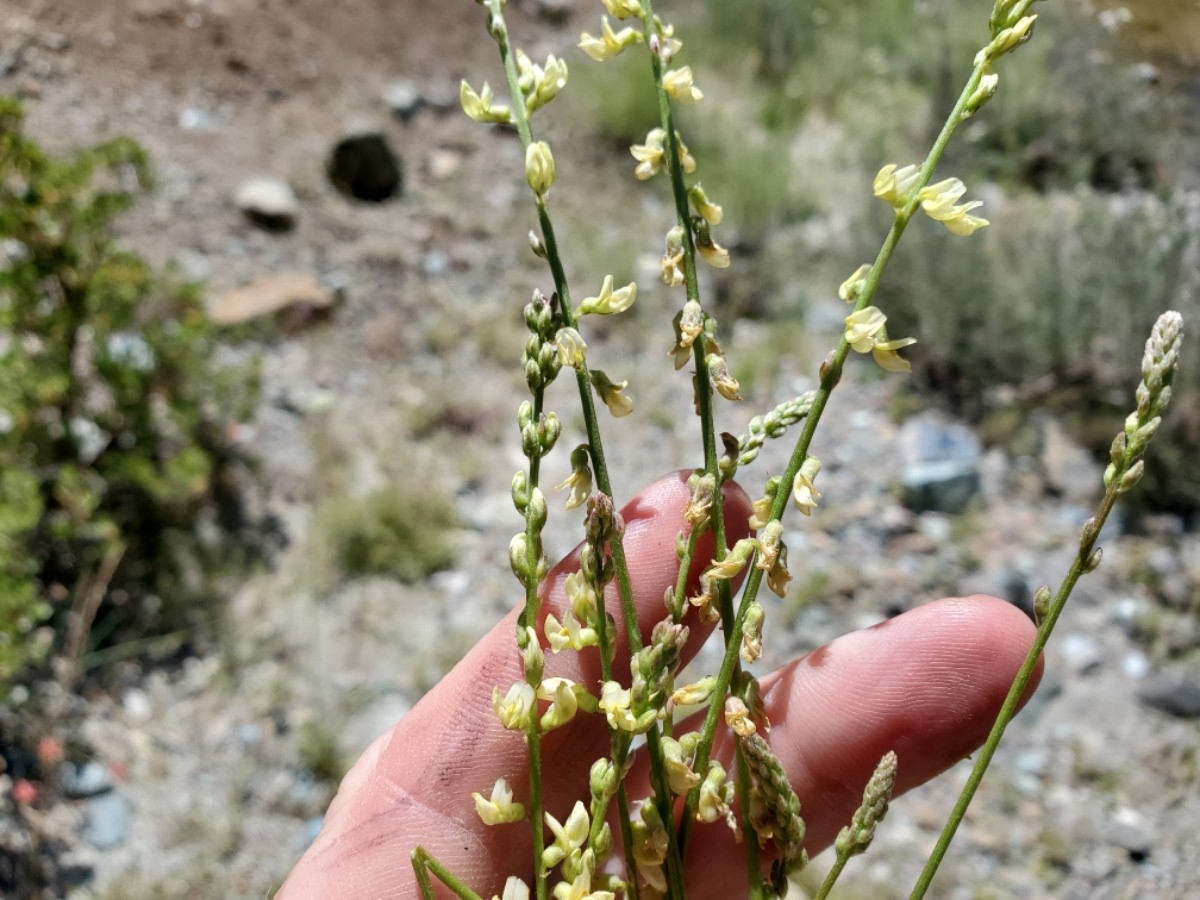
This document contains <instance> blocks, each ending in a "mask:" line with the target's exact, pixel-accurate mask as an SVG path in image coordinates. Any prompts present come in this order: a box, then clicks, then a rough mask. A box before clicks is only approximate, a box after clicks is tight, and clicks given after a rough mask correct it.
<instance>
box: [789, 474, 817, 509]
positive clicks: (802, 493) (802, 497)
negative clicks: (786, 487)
mask: <svg viewBox="0 0 1200 900" xmlns="http://www.w3.org/2000/svg"><path fill="white" fill-rule="evenodd" d="M820 499H821V492H820V491H818V490H817V489H816V487H814V486H813V482H812V478H811V477H810V476H808V475H805V474H804V473H803V472H798V473H797V474H796V480H795V481H794V482H793V483H792V500H793V501H794V502H795V504H796V508H797V509H799V510H800V512H802V513H804V515H806V516H811V515H812V511H813V510H814V509H816V508H817V506H818V505H819V504H818V503H817V501H818V500H820Z"/></svg>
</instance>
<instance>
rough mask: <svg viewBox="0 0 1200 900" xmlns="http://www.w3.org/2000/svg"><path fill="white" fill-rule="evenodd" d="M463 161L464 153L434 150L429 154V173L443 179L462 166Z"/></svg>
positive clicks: (439, 179)
mask: <svg viewBox="0 0 1200 900" xmlns="http://www.w3.org/2000/svg"><path fill="white" fill-rule="evenodd" d="M462 161H463V158H462V154H461V153H458V152H456V151H454V150H446V149H440V150H434V151H433V153H432V154H430V156H429V174H430V176H431V177H433V178H434V179H436V180H438V181H442V180H443V179H446V178H449V177H450V176H451V175H453V174H454V173H456V172H457V171H458V170H459V169H460V168H462Z"/></svg>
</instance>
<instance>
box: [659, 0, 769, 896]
mask: <svg viewBox="0 0 1200 900" xmlns="http://www.w3.org/2000/svg"><path fill="white" fill-rule="evenodd" d="M642 9H643V19H642V33H643V34H644V36H645V39H646V44H647V46H648V47H652V46H653V45H652V39H655V38H657V28H656V25H655V23H654V9H653V3H652V0H643V2H642ZM649 55H650V65H651V69H652V71H653V75H654V86H655V90H656V92H657V97H658V111H659V122H660V125H661V127H662V129H663V131H664V133H665V134H664V152H665V156H666V170H667V173H668V175H669V176H670V179H671V195H672V198H673V199H674V202H675V220H676V224H677V225H678V226H679V228H680V230H681V231H682V232H683V273H684V289H685V292H686V295H687V298H688V300H694V301H696V302H697V303H699V301H700V287H699V279H698V277H697V274H696V245H695V240H694V237H693V235H692V229H691V210H690V207H689V203H688V196H687V186H686V185H685V184H684V180H683V168H682V166H681V165H680V163H679V138H678V136H677V135H676V133H675V119H674V114H673V112H672V110H671V102H670V97H669V96H668V95H667V92H666V90H665V89H664V88H663V61H662V57H661V56H660V55H659V54H658V53H655V52H653V50H651V52H650V54H649ZM692 352H693V356H694V358H695V364H696V388H695V390H696V405H697V408H698V411H699V416H700V434H701V441H702V443H703V446H704V471H705V474H706V475H708V476H710V477H711V478H712V480H713V483H714V484H716V485H717V490H716V493H715V495H714V497H713V501H712V511H711V515H710V524H711V527H712V533H713V558H714V560H715V561H717V562H719V561H720V560H722V559H724V558H725V554H726V552H727V545H726V537H725V515H724V502H723V501H724V496H723V494H722V493H721V490H720V484H721V476H720V472H719V470H718V465H717V464H718V457H717V438H716V427H715V425H714V420H713V390H712V384H711V380H710V378H709V374H708V366H707V365H706V363H705V357H706V355H707V352H708V348H707V346H706V340H705V338H704V336H703V335H701V336H699V337H698V338H697V339H696V342H695V344H694V346H693V351H692ZM694 546H695V540H694V537H693V538H690V539H689V541H688V549H689V551H690V550H692V549H693V548H694ZM690 564H691V554H690V553H689V554H688V555H687V558H685V559H684V560H681V563H680V574H679V578H678V580H677V583H676V603H677V605H678V601H679V598H680V595H681V594H682V589H681V588H680V584H686V577H687V571H688V569H689V568H690ZM717 596H718V605H719V608H720V612H721V624H722V627H723V629H724V633H725V636H726V643H727V649H728V647H729V643H728V642H729V634H730V628H731V626H732V624H733V617H734V613H733V598H732V593H731V591H730V589H729V585H728V583H726V582H722V583H721V584H720V585H719V588H718V595H717ZM735 659H736V647H735ZM727 688H728V685H726V689H727ZM724 696H725V695H724V693H719V694H714V697H715V698H723V697H724ZM713 706H716V707H721V706H723V704H722V703H721V701H720V700H714V702H713ZM710 709H711V707H710ZM738 762H739V765H738V783H739V788H741V787H745V788H746V794H744V796H749V793H748V785H749V772H748V770H746V769H745V767H744V765H743V764H742V760H741V754H740V752H739V754H738ZM705 765H707V760H706V761H705ZM697 771H703V768H702V767H697ZM657 780H659V781H662V782H663V783H665V781H666V779H665V777H660V778H658V779H657ZM693 793H694V794H697V795H698V792H693ZM692 813H693V814H694V808H693V810H692ZM742 813H743V819H744V821H743V826H744V828H745V829H746V833H747V834H749V833H750V832H749V814H750V809H749V805H748V804H743V807H742ZM663 821H664V822H673V821H674V819H673V817H664V819H663ZM689 821H690V820H689V818H688V817H687V814H686V813H685V818H684V821H683V823H682V824H681V825H680V827H679V829H678V834H677V833H676V828H674V827H668V829H667V831H668V836H669V841H670V844H669V852H668V857H667V868H668V877H669V878H670V876H671V870H672V869H673V868H675V867H676V866H678V867H680V868H682V854H683V853H684V851H685V849H686V843H685V839H686V834H687V832H688V830H689ZM676 853H678V854H679V857H678V858H676ZM746 857H747V867H748V870H749V886H750V896H751V898H753V900H757V898H759V897H761V896H762V873H761V865H760V861H759V859H758V845H757V842H755V841H753V840H748V841H746ZM671 880H672V882H674V879H673V878H671ZM680 880H681V881H682V875H681V876H680ZM672 889H673V890H674V884H673V883H672ZM677 896H679V897H682V896H683V895H682V894H678V895H677Z"/></svg>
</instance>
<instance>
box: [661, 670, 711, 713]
mask: <svg viewBox="0 0 1200 900" xmlns="http://www.w3.org/2000/svg"><path fill="white" fill-rule="evenodd" d="M716 687H717V677H716V676H715V675H707V676H705V677H704V678H701V679H700V680H699V681H697V682H695V683H693V684H685V685H684V686H683V687H681V688H676V689H675V693H673V694H672V695H671V702H672V703H674V704H675V705H676V706H696V705H697V704H700V703H707V702H708V698H709V697H711V696H712V693H713V691H714V690H715V689H716Z"/></svg>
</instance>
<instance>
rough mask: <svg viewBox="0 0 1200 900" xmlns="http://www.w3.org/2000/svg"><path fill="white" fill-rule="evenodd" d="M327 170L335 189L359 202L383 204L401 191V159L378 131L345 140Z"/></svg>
mask: <svg viewBox="0 0 1200 900" xmlns="http://www.w3.org/2000/svg"><path fill="white" fill-rule="evenodd" d="M326 170H327V172H328V174H329V180H330V181H331V182H333V185H334V187H336V188H337V189H338V190H339V191H341V192H342V193H343V194H346V195H347V196H349V197H353V198H355V199H356V200H366V201H368V202H370V203H382V202H383V201H384V200H387V199H389V198H391V197H394V196H396V195H397V194H399V193H400V191H401V187H402V175H401V171H400V160H399V159H397V157H396V154H395V153H393V152H392V148H391V147H390V146H389V145H388V142H387V139H386V138H385V137H384V136H383V135H382V134H380V133H378V132H364V133H362V134H355V135H351V136H349V137H346V138H342V140H340V141H338V143H337V146H335V147H334V148H333V153H332V154H330V157H329V163H328V165H327V167H326Z"/></svg>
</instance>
